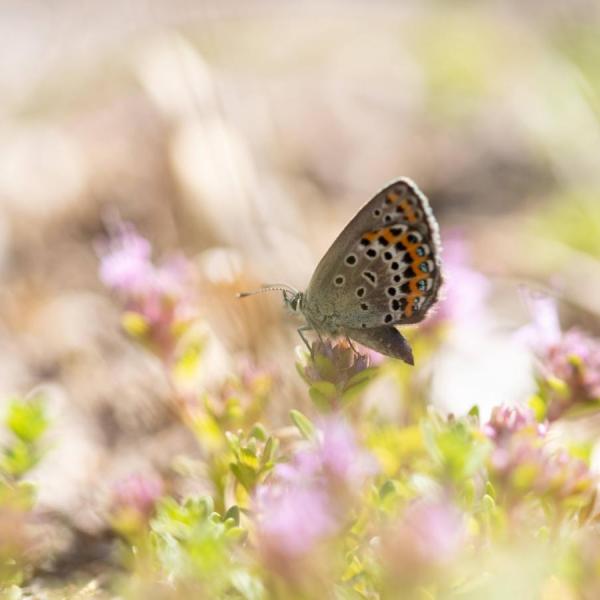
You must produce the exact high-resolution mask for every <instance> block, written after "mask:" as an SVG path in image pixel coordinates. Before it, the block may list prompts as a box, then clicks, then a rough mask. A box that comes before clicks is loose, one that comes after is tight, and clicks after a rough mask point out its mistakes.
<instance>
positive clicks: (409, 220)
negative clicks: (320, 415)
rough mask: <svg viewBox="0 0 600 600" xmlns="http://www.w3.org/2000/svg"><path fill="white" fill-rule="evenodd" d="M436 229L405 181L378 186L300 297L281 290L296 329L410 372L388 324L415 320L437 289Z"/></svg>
mask: <svg viewBox="0 0 600 600" xmlns="http://www.w3.org/2000/svg"><path fill="white" fill-rule="evenodd" d="M440 253H441V243H440V235H439V227H438V224H437V221H436V220H435V217H434V216H433V212H432V211H431V208H430V206H429V201H428V200H427V198H426V197H425V195H424V194H423V193H422V192H421V190H420V189H419V188H418V187H417V186H416V185H415V183H414V182H413V181H411V180H410V179H408V178H407V177H403V178H401V179H398V180H397V181H395V182H394V183H391V184H390V185H388V186H386V187H385V188H384V189H382V190H381V191H380V192H378V193H377V194H375V196H374V197H373V198H372V199H371V200H369V202H367V203H366V204H365V206H363V208H362V209H361V210H359V211H358V213H357V214H356V215H355V217H354V218H353V219H352V220H351V221H350V222H349V223H348V225H347V226H346V227H345V228H344V230H343V231H342V232H341V233H340V235H339V236H338V237H337V239H336V240H335V241H334V242H333V244H332V245H331V247H330V248H329V250H328V251H327V252H326V253H325V256H323V258H322V259H321V261H320V262H319V264H318V265H317V268H316V270H315V272H314V274H313V276H312V278H311V280H310V283H309V284H308V288H307V289H306V291H305V292H301V291H299V290H296V289H294V288H292V287H290V286H287V285H282V284H276V285H265V286H263V287H262V288H260V289H259V290H256V291H254V292H242V293H240V294H238V297H246V296H250V295H253V294H255V293H259V292H264V291H274V290H277V291H281V292H282V293H283V298H284V302H285V304H286V305H287V306H288V307H289V308H290V309H291V310H292V311H294V312H297V313H300V314H302V315H303V317H304V319H305V320H306V325H305V326H303V327H301V328H300V329H299V330H298V333H299V334H300V336H301V337H302V340H303V341H304V343H305V344H306V345H307V347H309V348H310V346H309V345H308V342H307V340H306V337H305V336H304V332H305V331H310V330H314V331H316V332H317V334H319V336H321V335H323V334H325V335H334V336H336V335H342V336H346V337H347V338H349V339H350V340H354V341H356V342H358V343H359V344H362V345H363V346H366V347H368V348H371V349H373V350H376V351H377V352H380V353H382V354H385V355H387V356H391V357H393V358H399V359H401V360H403V361H405V362H406V363H408V364H410V365H413V364H414V358H413V353H412V349H411V347H410V344H409V343H408V341H407V340H406V338H405V337H404V336H403V335H402V334H401V333H400V332H399V331H398V330H397V329H396V327H395V326H396V325H412V324H415V323H419V322H420V321H422V320H423V319H424V318H425V317H426V315H427V313H428V312H429V310H430V309H431V307H432V306H433V305H434V304H435V302H436V301H437V298H438V293H439V290H440V286H441V284H442V273H441V259H440Z"/></svg>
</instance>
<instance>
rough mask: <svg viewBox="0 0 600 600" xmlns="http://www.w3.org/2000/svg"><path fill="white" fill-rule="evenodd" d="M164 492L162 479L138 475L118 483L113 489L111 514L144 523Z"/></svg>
mask: <svg viewBox="0 0 600 600" xmlns="http://www.w3.org/2000/svg"><path fill="white" fill-rule="evenodd" d="M163 491H164V485H163V481H162V479H160V478H159V477H156V476H154V475H142V474H139V473H136V474H133V475H130V476H128V477H126V478H124V479H122V480H120V481H118V482H117V483H116V484H115V485H114V487H113V494H112V512H113V513H114V514H115V515H118V516H119V517H121V516H122V515H125V514H126V515H127V518H130V519H133V520H135V521H136V522H146V521H147V520H148V519H149V518H150V517H151V516H152V514H153V512H154V507H155V506H156V502H157V501H158V499H159V498H160V497H161V495H162V493H163Z"/></svg>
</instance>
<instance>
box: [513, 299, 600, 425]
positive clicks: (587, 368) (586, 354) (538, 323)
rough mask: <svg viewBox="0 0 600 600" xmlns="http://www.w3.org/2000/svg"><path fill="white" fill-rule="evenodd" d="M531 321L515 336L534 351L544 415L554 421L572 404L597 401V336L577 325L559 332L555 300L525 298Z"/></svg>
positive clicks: (599, 383) (599, 377) (599, 384)
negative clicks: (583, 330) (592, 335)
mask: <svg viewBox="0 0 600 600" xmlns="http://www.w3.org/2000/svg"><path fill="white" fill-rule="evenodd" d="M527 300H528V304H529V307H530V311H531V314H532V318H533V321H532V323H531V325H528V326H527V327H525V328H523V329H522V330H521V331H520V332H519V333H518V337H519V338H520V339H521V341H523V342H525V343H526V344H527V345H528V346H529V347H530V348H531V349H532V350H533V352H534V354H535V357H536V359H537V369H538V374H539V378H540V383H541V389H540V397H541V399H542V400H543V401H544V403H545V412H546V414H545V416H546V417H547V418H548V420H549V421H555V420H556V419H558V418H559V417H560V416H561V415H562V414H564V413H565V412H566V411H567V410H569V409H571V408H573V407H575V406H584V405H585V404H595V403H597V402H599V401H600V340H598V339H595V338H592V337H590V336H589V335H586V334H585V333H583V332H580V331H578V330H577V329H570V330H569V331H567V332H564V333H563V332H562V331H561V329H560V323H559V318H558V310H557V307H556V303H555V302H554V301H553V300H552V299H550V298H547V297H543V296H542V297H540V296H529V297H528V298H527Z"/></svg>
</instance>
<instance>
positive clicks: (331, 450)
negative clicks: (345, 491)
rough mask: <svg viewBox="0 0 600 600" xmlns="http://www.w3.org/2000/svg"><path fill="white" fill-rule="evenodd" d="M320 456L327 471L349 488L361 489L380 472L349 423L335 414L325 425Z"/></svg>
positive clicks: (319, 450)
mask: <svg viewBox="0 0 600 600" xmlns="http://www.w3.org/2000/svg"><path fill="white" fill-rule="evenodd" d="M317 456H318V457H319V460H320V462H321V465H322V469H323V471H324V472H325V473H327V474H329V475H331V476H332V477H333V478H334V479H335V480H336V481H338V482H343V483H344V484H345V485H346V486H347V487H348V488H351V487H357V488H360V487H362V485H363V484H364V482H365V480H366V479H367V478H368V477H369V476H371V475H373V474H374V473H375V472H376V471H377V464H376V462H375V459H374V458H373V457H372V456H371V455H370V454H368V453H367V452H365V451H364V450H362V449H361V448H359V446H358V444H357V443H356V436H355V435H354V431H353V430H352V429H351V427H350V426H349V425H348V423H347V422H346V421H344V420H342V419H341V418H339V417H335V416H332V417H330V418H329V419H327V420H325V421H324V423H323V425H322V439H321V442H320V444H319V447H318V449H317Z"/></svg>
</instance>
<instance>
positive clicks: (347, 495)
mask: <svg viewBox="0 0 600 600" xmlns="http://www.w3.org/2000/svg"><path fill="white" fill-rule="evenodd" d="M319 433H320V435H319V439H318V441H315V442H314V444H313V445H312V446H311V447H310V448H308V449H305V450H302V451H300V452H298V453H297V454H296V455H295V456H294V458H293V460H292V461H291V462H290V463H287V464H281V465H279V466H278V467H276V469H275V472H274V473H273V477H272V478H271V480H270V481H269V482H268V483H266V484H264V485H262V486H260V487H259V488H258V490H257V492H256V496H255V500H254V504H255V509H256V511H257V513H258V532H257V533H258V538H259V543H260V546H261V548H262V550H263V553H264V555H265V556H266V557H267V559H269V560H271V561H272V562H273V563H281V561H282V560H285V558H286V557H287V558H291V557H298V556H301V555H306V554H307V553H308V552H309V551H310V550H311V549H312V548H314V547H315V546H316V545H317V544H318V543H319V542H321V541H323V540H326V539H327V538H329V537H330V536H332V535H333V534H335V533H336V532H337V531H339V529H340V527H341V526H342V524H343V522H344V518H345V515H344V513H345V508H344V507H345V506H346V507H347V506H348V503H349V502H350V501H351V499H352V497H353V496H354V495H355V493H356V492H358V491H360V490H361V489H362V488H363V486H364V484H365V482H366V481H367V479H368V477H369V476H370V475H372V474H373V473H374V472H375V471H376V464H375V462H374V459H373V458H372V457H371V456H370V455H369V454H368V453H367V452H366V451H364V450H363V449H361V448H360V447H359V446H358V444H357V442H356V439H355V437H354V433H353V431H352V429H351V428H350V426H349V425H348V424H347V423H346V422H345V421H343V420H342V419H341V418H340V417H330V418H329V419H327V420H326V421H325V422H324V423H323V425H322V427H321V429H320V432H319Z"/></svg>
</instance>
